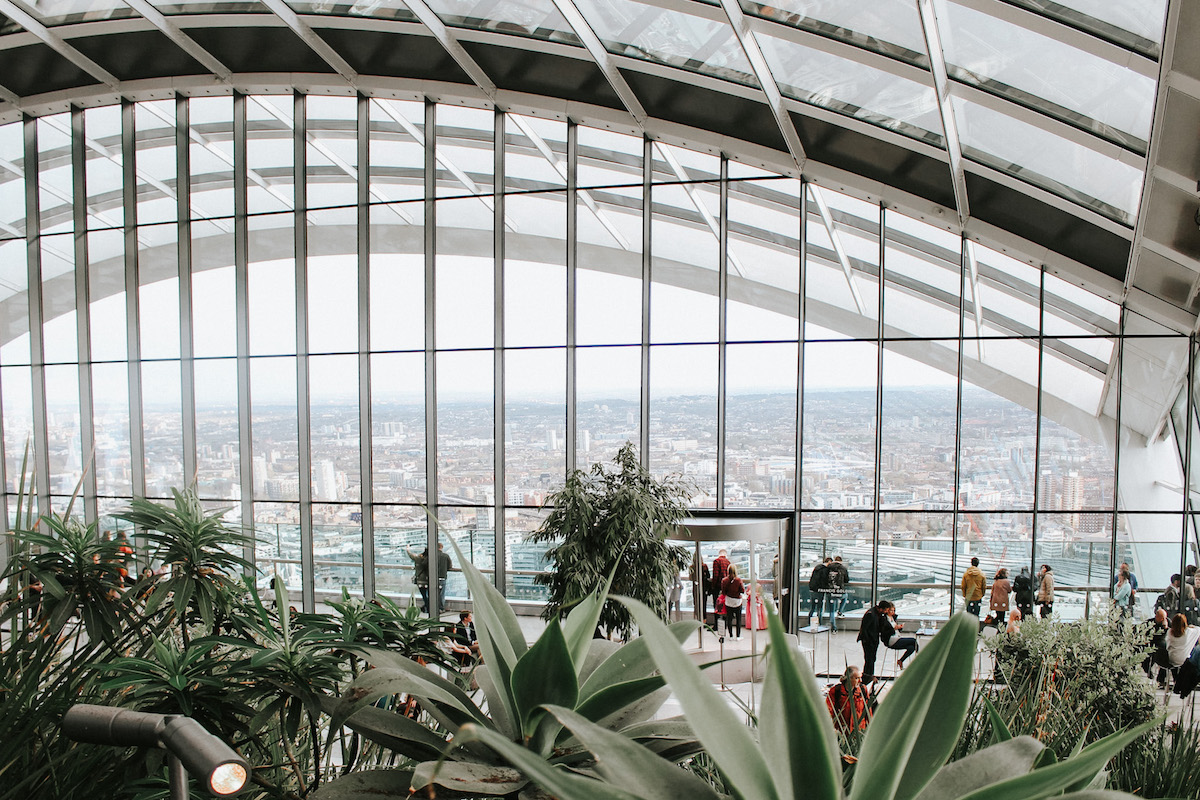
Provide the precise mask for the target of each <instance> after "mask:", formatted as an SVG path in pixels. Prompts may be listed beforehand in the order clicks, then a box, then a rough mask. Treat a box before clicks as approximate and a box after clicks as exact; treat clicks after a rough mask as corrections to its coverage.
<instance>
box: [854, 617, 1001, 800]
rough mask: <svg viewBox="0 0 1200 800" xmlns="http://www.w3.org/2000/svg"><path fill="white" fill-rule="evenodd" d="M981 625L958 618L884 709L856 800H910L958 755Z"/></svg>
mask: <svg viewBox="0 0 1200 800" xmlns="http://www.w3.org/2000/svg"><path fill="white" fill-rule="evenodd" d="M978 637H979V620H978V619H976V618H975V617H972V616H970V615H968V614H965V613H964V614H958V615H956V616H955V617H953V618H952V619H951V620H950V621H949V622H948V623H947V624H946V627H945V628H943V629H942V630H941V631H940V632H939V633H938V634H937V635H936V636H934V637H933V641H931V642H929V644H927V645H926V646H925V648H924V649H923V650H922V651H921V652H920V653H919V654H918V655H917V657H916V658H915V659H913V663H912V665H911V666H910V667H909V668H908V669H907V670H906V671H905V672H904V673H903V674H901V675H900V677H899V678H898V679H897V680H896V683H895V685H894V686H893V687H892V689H891V691H890V692H888V694H887V697H886V698H885V699H884V701H883V702H882V703H881V704H880V706H879V711H878V712H877V713H876V714H875V718H874V720H872V722H871V725H870V727H869V728H868V729H867V736H866V739H865V740H864V741H863V745H862V749H861V750H859V753H858V766H857V768H856V769H855V773H854V789H853V792H852V794H851V797H853V798H854V800H909V798H912V797H915V796H916V795H917V794H918V793H919V792H920V791H921V790H922V789H923V788H925V784H927V783H929V781H930V779H932V778H933V776H934V773H936V772H937V771H938V770H939V769H940V768H941V766H942V765H943V764H945V763H946V759H947V758H949V756H950V753H951V752H952V751H953V750H954V745H955V743H956V742H957V741H958V735H959V733H960V732H961V731H962V725H963V720H964V719H965V717H966V712H967V706H968V704H969V703H970V694H971V670H972V668H973V666H974V662H975V647H976V642H977V640H978Z"/></svg>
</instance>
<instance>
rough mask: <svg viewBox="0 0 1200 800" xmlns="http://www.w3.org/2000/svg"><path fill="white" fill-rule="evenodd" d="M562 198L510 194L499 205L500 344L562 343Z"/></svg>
mask: <svg viewBox="0 0 1200 800" xmlns="http://www.w3.org/2000/svg"><path fill="white" fill-rule="evenodd" d="M566 209H567V205H566V195H565V194H561V193H558V192H552V193H550V192H548V193H544V194H531V195H514V196H512V197H510V198H508V200H507V201H506V203H505V207H504V214H505V217H506V218H507V219H508V220H509V223H508V224H509V232H508V235H507V237H506V238H505V244H504V343H505V345H506V346H508V347H530V346H538V345H562V344H566V341H567V304H566V300H567V270H566V265H567V248H566V238H567V228H566V223H567V216H566Z"/></svg>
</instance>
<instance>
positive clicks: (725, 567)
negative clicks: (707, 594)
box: [712, 547, 729, 613]
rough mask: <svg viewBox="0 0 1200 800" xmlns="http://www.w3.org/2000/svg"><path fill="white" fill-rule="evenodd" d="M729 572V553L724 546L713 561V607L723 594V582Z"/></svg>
mask: <svg viewBox="0 0 1200 800" xmlns="http://www.w3.org/2000/svg"><path fill="white" fill-rule="evenodd" d="M727 574H729V553H727V552H726V551H725V548H723V547H722V548H721V549H720V550H718V551H717V557H716V558H714V559H713V563H712V593H713V608H716V602H717V598H718V597H720V596H721V584H723V583H724V582H725V576H726V575H727ZM718 613H719V611H718Z"/></svg>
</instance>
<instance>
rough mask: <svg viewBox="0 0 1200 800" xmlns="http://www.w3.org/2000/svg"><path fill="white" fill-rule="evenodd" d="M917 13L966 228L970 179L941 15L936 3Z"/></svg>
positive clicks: (925, 0)
mask: <svg viewBox="0 0 1200 800" xmlns="http://www.w3.org/2000/svg"><path fill="white" fill-rule="evenodd" d="M917 9H918V11H919V13H920V15H921V31H922V32H923V33H924V34H925V53H926V54H927V55H928V56H929V67H930V71H931V72H932V73H933V88H934V92H935V94H937V104H938V113H939V114H940V115H941V118H942V133H943V134H944V135H945V138H946V152H947V153H948V154H949V156H950V172H951V173H952V177H953V179H954V203H955V205H957V206H958V223H959V224H960V225H963V226H964V227H965V226H966V224H967V220H968V219H970V218H971V208H970V205H969V204H968V202H967V178H966V174H965V173H964V172H963V157H962V144H961V140H960V139H959V137H958V123H957V122H956V121H955V119H954V102H953V100H951V97H950V77H949V75H948V74H947V73H946V56H945V53H944V52H943V51H942V36H941V33H940V32H939V30H938V21H937V12H936V11H934V9H933V2H932V0H917Z"/></svg>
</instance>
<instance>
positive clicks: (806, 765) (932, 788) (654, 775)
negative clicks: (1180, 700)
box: [457, 600, 1153, 800]
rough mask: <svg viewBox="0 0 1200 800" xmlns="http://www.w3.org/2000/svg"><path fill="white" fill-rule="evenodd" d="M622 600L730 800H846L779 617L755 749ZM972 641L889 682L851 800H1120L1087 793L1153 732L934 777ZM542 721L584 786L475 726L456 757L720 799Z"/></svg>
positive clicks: (971, 764)
mask: <svg viewBox="0 0 1200 800" xmlns="http://www.w3.org/2000/svg"><path fill="white" fill-rule="evenodd" d="M625 602H627V603H628V605H629V607H630V609H631V610H632V612H633V614H634V616H635V618H636V620H637V623H638V625H639V627H640V628H641V630H642V640H643V641H646V642H647V645H648V647H649V649H650V651H651V653H652V655H653V657H654V660H655V662H656V663H657V664H658V666H659V668H660V669H661V670H662V672H663V674H664V675H665V676H666V678H667V681H668V684H669V686H670V688H671V689H672V691H673V692H674V694H675V696H676V697H677V699H678V700H679V702H680V704H681V705H682V706H683V709H684V712H685V714H686V717H687V719H688V720H689V722H691V724H692V725H693V727H694V729H695V733H696V736H697V737H698V738H699V739H700V741H701V743H702V744H703V745H704V748H705V750H706V751H707V753H708V754H709V756H710V757H711V758H712V760H713V761H714V762H715V763H716V765H717V768H718V770H719V771H720V774H721V776H722V779H723V783H724V786H725V787H726V788H727V789H728V790H729V792H730V794H731V795H732V796H734V797H737V798H740V800H777V799H779V798H792V797H804V798H811V800H826V799H828V800H841V798H842V797H843V796H844V790H843V783H842V770H841V763H840V753H839V752H838V747H837V739H836V736H835V734H834V731H833V725H832V723H831V721H830V718H829V715H828V713H827V712H826V710H825V706H824V702H823V700H822V697H821V693H820V691H819V690H818V688H817V684H816V681H815V679H814V678H813V675H812V671H811V669H810V667H809V666H808V663H807V661H806V660H805V659H804V658H803V657H800V656H799V654H798V653H797V652H796V650H795V648H794V647H793V644H792V643H790V642H789V641H788V639H787V637H786V636H785V634H784V632H783V626H782V624H781V623H780V621H779V618H778V616H777V615H776V614H775V612H774V608H770V609H769V617H770V621H769V625H768V629H769V637H770V645H769V649H768V651H767V654H766V661H767V669H766V679H765V682H764V685H763V702H762V711H761V713H760V716H759V726H758V734H759V735H758V737H757V740H756V739H755V736H754V734H753V733H752V731H751V729H750V728H748V727H746V726H745V725H743V724H742V722H741V720H740V719H738V717H737V716H736V715H735V713H734V711H733V709H732V708H730V706H729V705H728V704H727V703H725V702H724V699H723V698H722V697H721V695H720V693H719V692H718V691H717V690H716V689H715V688H714V687H713V685H712V683H711V682H710V681H709V680H708V678H706V677H705V676H704V675H703V674H702V673H701V671H700V669H699V668H698V667H697V666H696V665H695V664H693V663H692V661H691V660H690V659H689V658H688V657H687V655H686V654H685V653H684V652H683V650H682V649H681V648H680V647H679V646H678V644H677V643H674V642H672V641H670V638H671V637H669V636H667V635H665V634H666V629H665V626H664V625H663V623H662V622H661V621H660V620H659V619H658V618H657V615H656V614H655V613H654V612H653V610H652V609H650V608H649V607H647V606H645V605H643V604H641V603H638V602H637V601H632V600H626V601H625ZM977 632H978V621H977V620H976V619H975V618H974V617H970V616H968V615H966V614H960V615H958V616H957V617H955V618H954V619H952V620H951V621H950V623H949V624H948V625H947V626H946V627H945V629H943V630H942V631H941V632H940V633H939V634H938V635H937V636H935V637H934V638H933V641H932V642H930V644H929V645H927V646H926V647H925V648H924V649H923V650H922V652H921V653H920V654H919V655H918V656H917V657H916V658H915V659H914V661H913V663H912V665H911V666H910V667H909V668H908V669H907V670H906V671H905V672H904V673H903V674H902V675H901V676H900V678H899V679H898V680H897V681H896V683H895V685H894V686H893V688H892V690H891V691H890V692H889V694H888V695H887V697H886V698H885V699H884V701H883V702H882V703H881V704H880V706H879V710H878V712H877V713H876V715H875V717H874V720H873V722H872V723H871V726H870V728H869V729H868V731H867V734H866V738H865V739H864V741H863V743H862V750H861V752H860V756H859V761H858V764H857V765H856V768H855V774H854V781H853V785H852V788H851V790H850V793H849V798H850V800H859V799H860V798H862V799H863V800H866V799H867V798H870V800H910V798H917V797H919V798H921V799H922V800H943V798H945V799H947V800H949V799H950V798H971V800H992V798H995V799H996V800H1000V798H1005V799H1007V798H1012V797H1021V798H1029V799H1030V800H1038V798H1043V797H1050V796H1055V795H1059V794H1060V793H1062V792H1064V791H1065V792H1067V794H1066V795H1065V797H1069V798H1075V799H1076V800H1083V798H1100V797H1106V798H1117V797H1128V795H1123V794H1117V793H1106V792H1096V791H1090V790H1088V789H1087V787H1089V785H1090V784H1091V783H1092V782H1093V780H1094V779H1095V777H1096V775H1097V774H1098V773H1099V772H1100V770H1101V769H1103V767H1104V765H1105V764H1106V763H1107V762H1108V761H1109V759H1110V758H1112V756H1113V754H1115V753H1116V752H1118V751H1119V750H1120V749H1121V748H1122V747H1124V746H1125V745H1127V744H1128V743H1129V742H1130V741H1132V740H1133V739H1134V738H1136V737H1137V736H1139V735H1140V734H1141V733H1143V732H1144V731H1145V730H1146V729H1147V728H1148V727H1149V725H1150V724H1153V723H1149V724H1148V725H1144V726H1141V727H1140V728H1134V729H1132V730H1129V731H1125V732H1122V733H1118V734H1113V735H1112V736H1109V737H1106V738H1104V739H1102V740H1100V741H1097V742H1094V743H1092V744H1091V745H1089V746H1087V747H1083V748H1081V749H1079V751H1078V752H1077V753H1075V754H1074V755H1073V756H1072V757H1071V758H1069V759H1066V760H1062V761H1056V762H1054V763H1044V762H1045V759H1043V758H1042V757H1041V754H1042V752H1043V747H1042V745H1041V744H1039V743H1038V742H1037V741H1036V740H1035V739H1032V738H1030V737H1015V738H1008V739H1006V740H1005V741H1001V742H1000V743H998V744H996V745H993V746H992V747H989V748H987V749H985V750H983V751H981V752H979V753H975V754H973V755H971V756H968V757H967V758H964V759H963V760H961V761H958V762H955V763H952V764H949V765H946V766H943V765H944V764H945V762H946V759H947V757H948V756H949V755H950V753H951V752H952V750H953V749H954V746H955V743H956V741H957V740H958V736H959V730H960V728H961V726H962V722H963V717H964V715H965V713H966V710H967V706H968V703H969V699H970V684H971V669H972V662H973V661H974V657H975V642H976V636H977ZM548 711H549V713H550V714H552V715H553V716H554V717H555V718H556V719H558V720H559V721H560V722H562V723H563V724H565V725H566V726H568V727H569V728H570V729H571V731H572V732H573V733H575V735H576V736H578V737H579V738H580V739H581V740H582V741H583V742H584V744H585V745H586V746H587V747H588V749H589V750H590V751H591V752H592V754H593V755H594V756H595V758H596V764H595V769H594V770H592V771H591V772H590V773H589V774H581V773H579V772H577V771H570V770H566V769H563V768H561V767H557V766H555V765H552V764H550V763H547V762H546V761H545V760H544V759H539V758H537V757H536V755H535V754H533V753H531V752H530V751H529V750H527V749H525V748H522V747H520V746H518V745H517V744H515V743H513V742H511V741H509V740H507V739H505V738H504V737H502V736H499V735H497V734H496V733H495V732H494V731H492V730H489V729H487V728H484V727H480V726H465V727H464V728H463V730H462V732H461V734H460V736H459V738H458V740H457V741H458V743H459V744H460V746H461V742H462V740H466V741H467V742H483V743H486V744H487V745H488V746H490V747H492V748H493V749H495V751H496V752H498V753H500V754H501V755H503V756H504V757H505V758H506V759H507V760H508V761H509V762H510V763H512V764H513V765H514V766H515V767H517V768H519V769H521V770H523V771H525V772H527V773H528V774H529V775H531V776H532V777H533V779H534V780H535V781H537V783H538V784H539V785H540V786H541V787H542V789H543V790H545V791H546V792H549V793H551V794H553V795H554V796H555V797H557V798H560V800H610V799H611V800H631V799H632V798H642V799H643V800H659V798H662V799H663V800H667V799H668V798H669V799H670V800H677V799H678V798H683V797H688V798H694V800H703V799H704V798H718V797H721V795H718V794H717V793H716V791H715V790H714V789H712V788H711V787H710V786H709V785H708V784H707V783H705V782H703V781H701V780H699V779H697V778H695V777H694V776H693V775H690V774H688V773H685V772H684V771H682V770H680V769H679V767H678V766H677V765H676V764H673V763H671V762H670V761H668V760H666V759H662V758H657V757H655V756H653V755H652V754H650V753H649V752H648V751H647V750H646V749H645V748H641V747H638V746H636V745H634V744H632V743H631V742H629V741H628V740H627V739H625V738H623V737H620V736H614V735H612V734H611V733H610V732H607V731H604V730H603V729H601V728H599V727H598V726H596V725H594V724H593V723H591V722H588V721H587V720H585V719H583V718H581V717H580V716H579V715H578V714H575V713H574V712H572V711H570V710H568V709H564V708H559V707H550V708H549V709H548Z"/></svg>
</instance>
